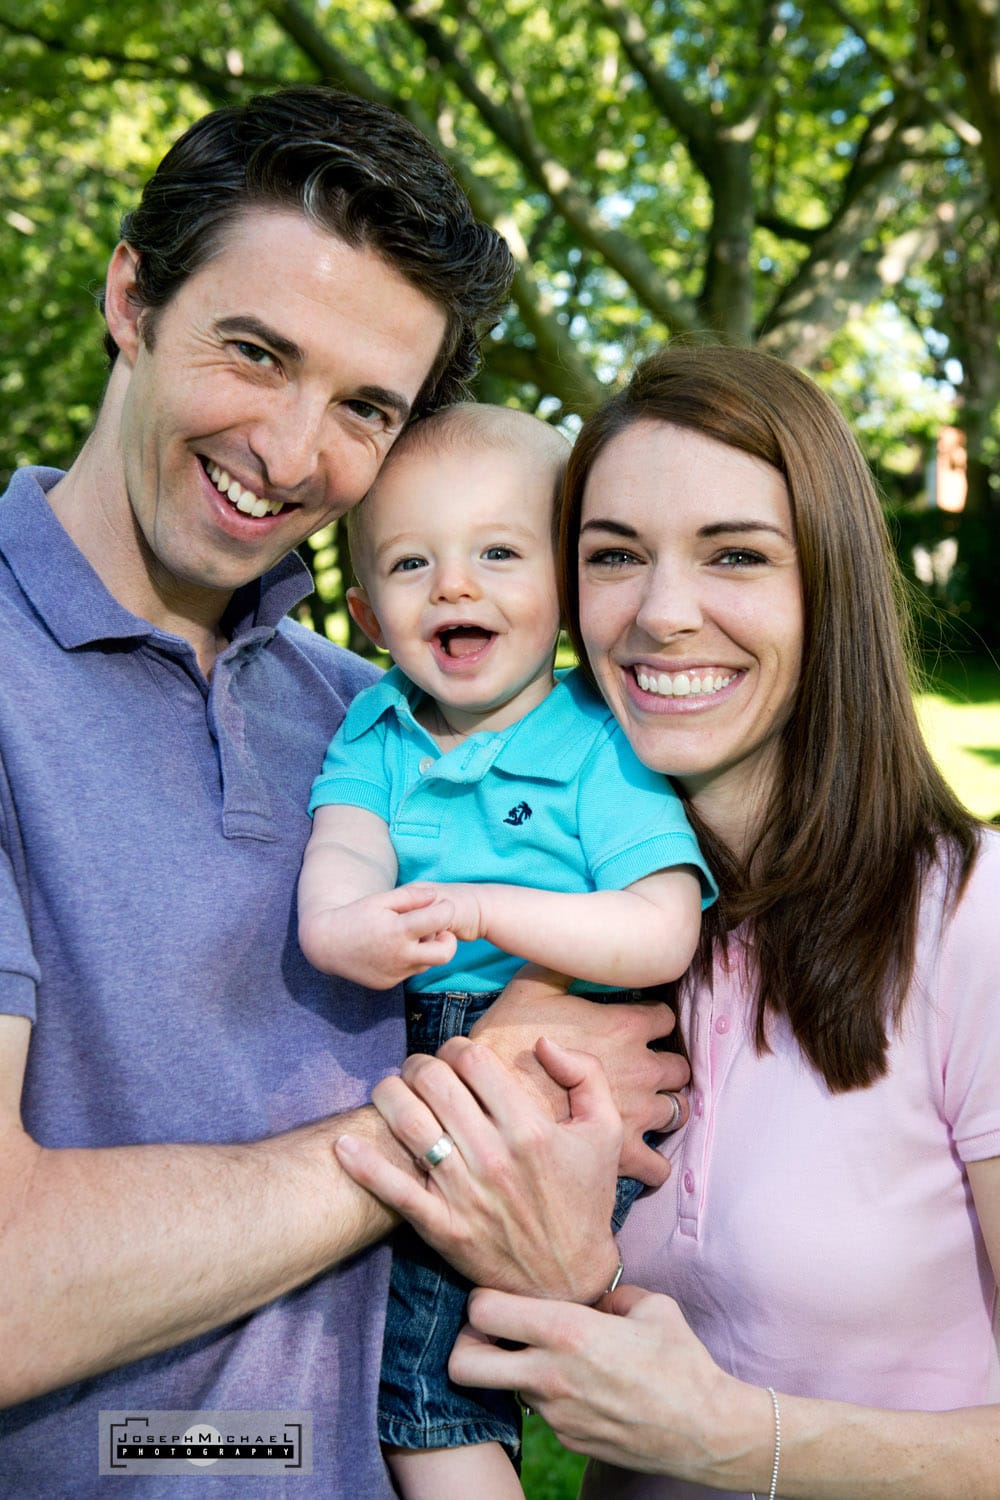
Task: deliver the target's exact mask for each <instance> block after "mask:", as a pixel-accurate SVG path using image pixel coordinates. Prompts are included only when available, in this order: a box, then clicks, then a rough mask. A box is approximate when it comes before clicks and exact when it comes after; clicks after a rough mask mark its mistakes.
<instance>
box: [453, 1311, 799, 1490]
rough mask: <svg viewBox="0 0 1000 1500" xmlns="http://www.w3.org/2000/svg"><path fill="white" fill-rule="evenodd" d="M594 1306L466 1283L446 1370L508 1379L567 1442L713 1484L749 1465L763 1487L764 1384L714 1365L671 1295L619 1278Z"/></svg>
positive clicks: (468, 1379) (741, 1477) (767, 1435)
mask: <svg viewBox="0 0 1000 1500" xmlns="http://www.w3.org/2000/svg"><path fill="white" fill-rule="evenodd" d="M601 1309H602V1310H600V1311H598V1310H597V1309H595V1308H590V1307H578V1306H574V1305H571V1304H569V1303H565V1302H540V1301H538V1300H535V1299H532V1298H527V1297H513V1296H510V1295H508V1294H505V1293H502V1292H496V1291H485V1290H482V1289H480V1290H477V1291H475V1292H473V1294H472V1296H471V1297H470V1299H469V1324H468V1326H467V1327H466V1328H464V1329H463V1330H462V1332H461V1333H460V1334H459V1337H458V1340H457V1342H456V1344H455V1347H454V1350H453V1351H452V1355H451V1359H450V1361H449V1364H448V1373H449V1374H450V1375H451V1378H452V1379H453V1380H455V1381H457V1382H458V1383H459V1384H460V1385H482V1386H490V1387H493V1388H495V1389H507V1390H516V1391H517V1392H518V1394H519V1395H520V1396H521V1397H522V1398H523V1400H524V1401H525V1402H527V1403H528V1404H529V1405H530V1406H531V1407H533V1408H534V1409H535V1410H536V1411H538V1412H540V1413H541V1415H542V1416H543V1417H544V1418H545V1420H546V1422H548V1424H549V1426H550V1427H551V1428H552V1430H553V1432H554V1433H555V1434H556V1436H557V1437H558V1439H559V1441H560V1442H561V1443H562V1444H563V1446H564V1447H565V1448H568V1449H570V1450H571V1451H572V1452H575V1453H587V1454H590V1455H591V1456H592V1457H594V1458H599V1459H603V1460H604V1461H605V1462H607V1463H610V1464H615V1465H617V1466H618V1467H620V1468H625V1469H637V1470H640V1471H642V1472H644V1473H653V1474H670V1475H672V1476H674V1477H676V1478H681V1479H686V1480H689V1481H692V1482H695V1483H699V1482H700V1483H702V1484H714V1485H715V1486H717V1487H720V1488H727V1487H728V1488H738V1487H741V1486H742V1485H746V1487H747V1488H749V1485H748V1484H747V1482H746V1480H747V1475H748V1473H750V1474H752V1473H756V1474H757V1479H756V1485H757V1489H758V1491H759V1490H760V1489H761V1488H763V1491H764V1493H765V1494H766V1493H767V1487H768V1484H769V1482H770V1467H771V1462H772V1452H771V1440H772V1435H773V1433H772V1425H771V1424H772V1419H771V1402H770V1397H769V1396H768V1394H767V1392H766V1391H763V1390H757V1389H755V1388H753V1387H751V1386H746V1385H743V1384H741V1383H740V1382H739V1381H737V1380H734V1379H732V1377H731V1376H728V1375H726V1374H725V1373H724V1372H723V1371H722V1370H720V1369H719V1367H718V1365H716V1364H715V1362H714V1360H713V1359H712V1358H711V1356H710V1355H709V1354H708V1352H707V1350H706V1349H705V1348H704V1346H703V1345H702V1344H701V1343H699V1341H698V1339H697V1338H696V1337H695V1336H694V1334H693V1333H692V1332H691V1330H690V1329H689V1328H688V1326H687V1324H686V1323H685V1321H684V1318H683V1317H682V1315H681V1312H680V1309H679V1307H678V1306H677V1304H676V1302H674V1301H673V1299H672V1298H670V1297H664V1296H660V1295H658V1294H655V1293H652V1292H645V1291H643V1290H642V1289H641V1288H640V1287H637V1286H620V1287H618V1289H617V1290H616V1291H615V1292H613V1293H612V1294H611V1295H610V1296H608V1297H606V1298H604V1299H603V1301H602V1303H601ZM609 1314H612V1316H609ZM498 1338H503V1339H508V1340H514V1341H516V1343H518V1344H520V1345H523V1346H524V1347H523V1348H517V1349H504V1348H500V1347H498V1346H497V1345H496V1344H495V1343H493V1342H492V1340H494V1339H498ZM748 1464H749V1465H751V1466H752V1467H751V1468H749V1469H748ZM737 1469H738V1472H737ZM727 1478H728V1479H729V1480H730V1484H729V1485H727V1484H726V1480H727Z"/></svg>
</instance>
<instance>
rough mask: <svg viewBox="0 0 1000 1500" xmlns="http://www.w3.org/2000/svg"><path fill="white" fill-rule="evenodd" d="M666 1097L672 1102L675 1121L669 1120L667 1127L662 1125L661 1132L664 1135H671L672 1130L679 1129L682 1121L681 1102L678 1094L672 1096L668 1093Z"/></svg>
mask: <svg viewBox="0 0 1000 1500" xmlns="http://www.w3.org/2000/svg"><path fill="white" fill-rule="evenodd" d="M664 1097H665V1098H667V1099H669V1100H670V1102H671V1104H672V1105H673V1106H674V1114H673V1119H671V1120H669V1121H668V1122H667V1124H666V1125H662V1126H661V1127H660V1130H661V1132H662V1134H663V1135H669V1134H670V1132H671V1130H676V1129H677V1127H678V1125H679V1124H680V1120H681V1101H680V1100H679V1099H678V1097H677V1095H676V1094H671V1093H669V1092H668V1093H666V1094H665V1096H664Z"/></svg>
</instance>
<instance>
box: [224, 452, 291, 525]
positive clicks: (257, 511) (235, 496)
mask: <svg viewBox="0 0 1000 1500" xmlns="http://www.w3.org/2000/svg"><path fill="white" fill-rule="evenodd" d="M205 470H206V472H207V474H208V477H209V479H210V480H211V481H212V483H213V484H214V485H215V488H216V489H217V490H218V491H219V494H220V495H225V497H226V499H227V500H230V501H231V502H232V503H233V505H235V506H236V509H237V510H238V511H242V513H243V515H245V516H258V517H259V516H276V515H277V514H278V513H279V511H280V510H281V509H282V502H281V501H280V500H262V499H261V498H260V496H259V495H255V494H254V492H253V490H245V489H244V488H243V486H242V485H241V484H240V483H239V481H238V480H236V479H233V478H232V477H231V475H229V474H227V473H226V471H225V469H220V468H219V465H218V464H206V465H205Z"/></svg>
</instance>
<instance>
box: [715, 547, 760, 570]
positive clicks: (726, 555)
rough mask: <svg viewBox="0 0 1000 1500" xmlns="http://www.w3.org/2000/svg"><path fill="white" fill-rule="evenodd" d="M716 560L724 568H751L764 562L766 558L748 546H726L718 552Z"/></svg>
mask: <svg viewBox="0 0 1000 1500" xmlns="http://www.w3.org/2000/svg"><path fill="white" fill-rule="evenodd" d="M716 561H717V562H720V563H722V565H723V567H726V568H753V567H758V566H759V565H760V564H761V563H766V562H767V558H766V557H765V556H764V555H763V553H761V552H754V551H752V550H751V549H750V548H749V547H727V548H726V550H725V551H724V552H720V553H719V555H718V557H717V558H716Z"/></svg>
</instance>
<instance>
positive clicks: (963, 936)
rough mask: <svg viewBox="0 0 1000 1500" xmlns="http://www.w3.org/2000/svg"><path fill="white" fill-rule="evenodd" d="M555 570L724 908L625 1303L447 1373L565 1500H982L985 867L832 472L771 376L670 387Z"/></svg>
mask: <svg viewBox="0 0 1000 1500" xmlns="http://www.w3.org/2000/svg"><path fill="white" fill-rule="evenodd" d="M562 543H563V556H564V561H565V564H566V578H565V592H566V605H567V612H568V617H569V619H570V620H571V621H572V623H573V633H574V638H575V641H576V644H577V647H578V649H579V651H580V653H581V657H582V659H585V660H587V661H588V662H589V664H590V668H591V670H592V672H593V675H594V678H595V680H596V682H597V683H598V685H599V687H600V688H601V691H602V692H603V693H604V695H605V696H606V698H607V700H608V702H609V704H610V705H611V707H612V709H613V710H614V712H615V714H616V716H617V717H618V719H619V720H620V722H621V724H622V726H623V727H624V729H625V731H626V733H627V735H628V737H629V740H630V741H631V743H632V745H633V748H634V749H635V750H636V752H637V753H638V755H639V756H640V758H641V759H642V760H644V761H645V762H646V763H647V764H648V765H651V766H653V767H654V768H656V769H659V770H662V771H665V772H669V773H670V774H671V776H672V777H674V778H675V780H676V783H677V785H678V786H679V787H680V788H681V790H682V793H683V795H684V796H685V798H686V800H687V802H688V804H689V812H690V814H691V817H692V821H694V822H695V824H696V827H697V830H698V833H699V836H700V838H701V839H702V842H703V848H704V849H705V852H706V854H707V855H708V858H709V862H710V864H712V865H713V867H714V869H715V871H716V874H717V875H718V876H719V879H720V886H721V888H722V892H723V899H722V901H721V902H720V906H719V908H718V918H717V921H716V922H715V925H714V928H712V929H710V930H708V931H707V932H706V937H705V941H704V943H703V948H702V953H701V956H700V960H699V962H698V963H697V964H696V965H695V967H694V969H693V971H692V973H691V975H690V976H689V979H688V980H687V981H685V983H684V984H683V985H682V987H681V991H680V996H679V1014H680V1021H681V1028H682V1031H683V1034H684V1037H685V1039H686V1042H687V1046H688V1050H689V1054H690V1057H691V1065H692V1086H691V1096H690V1111H691V1113H690V1119H689V1121H688V1123H687V1125H686V1127H685V1129H684V1130H683V1131H681V1132H679V1133H678V1134H677V1135H675V1136H674V1137H673V1138H672V1139H671V1140H670V1142H669V1146H668V1148H667V1149H668V1153H669V1155H670V1157H671V1160H672V1163H673V1173H672V1176H671V1178H670V1180H669V1182H668V1183H667V1184H666V1186H665V1187H663V1188H661V1189H659V1190H658V1191H657V1192H656V1193H654V1194H651V1195H649V1196H648V1197H647V1198H646V1199H645V1200H643V1201H642V1202H640V1203H639V1204H638V1205H637V1206H636V1207H635V1208H634V1209H633V1211H632V1214H631V1216H630V1219H629V1221H628V1223H627V1225H626V1227H625V1230H624V1231H623V1234H622V1251H623V1257H624V1261H625V1265H626V1267H627V1272H626V1274H627V1279H628V1281H629V1282H630V1283H635V1284H634V1285H629V1286H626V1287H619V1289H618V1290H617V1291H615V1292H614V1293H613V1294H612V1295H611V1296H610V1297H608V1298H606V1299H605V1301H604V1302H603V1303H602V1308H603V1311H602V1312H595V1311H592V1310H591V1309H588V1308H581V1307H575V1306H571V1305H569V1304H566V1303H561V1302H552V1303H544V1302H539V1301H532V1300H528V1299H524V1298H519V1297H514V1296H510V1295H506V1294H503V1293H500V1292H478V1293H476V1294H474V1297H473V1299H472V1302H471V1305H470V1322H471V1325H472V1331H470V1332H468V1333H466V1334H464V1335H463V1336H462V1338H461V1339H460V1341H459V1344H458V1345H457V1346H456V1350H455V1352H454V1354H453V1356H452V1364H451V1371H452V1374H453V1376H454V1378H456V1379H458V1380H460V1381H465V1382H467V1383H473V1384H483V1385H491V1386H509V1387H515V1388H517V1389H518V1390H520V1391H521V1392H522V1393H523V1395H524V1398H525V1400H527V1401H529V1402H530V1403H531V1404H532V1405H533V1406H535V1407H537V1408H538V1409H539V1410H540V1411H541V1412H542V1414H543V1416H545V1418H546V1419H547V1420H548V1421H549V1422H550V1424H551V1425H552V1426H553V1428H554V1429H555V1431H556V1433H557V1435H558V1436H559V1437H560V1438H561V1439H562V1440H563V1442H564V1443H566V1445H567V1446H569V1447H571V1448H576V1449H579V1450H580V1451H583V1452H587V1453H590V1454H592V1455H594V1456H595V1458H596V1459H597V1460H599V1462H597V1463H595V1464H592V1465H591V1466H590V1468H589V1470H588V1474H587V1478H586V1481H585V1484H584V1494H585V1495H586V1496H588V1497H597V1496H600V1497H610V1496H615V1497H628V1500H639V1497H653V1496H655V1497H662V1500H666V1497H672V1500H676V1497H681V1496H685V1497H687V1496H694V1495H704V1494H707V1493H709V1492H711V1491H713V1490H725V1491H730V1492H733V1491H735V1492H738V1493H743V1494H746V1493H747V1492H750V1491H756V1493H757V1494H758V1495H761V1494H764V1495H767V1494H770V1495H771V1496H773V1495H775V1494H781V1495H784V1496H803V1497H810V1500H823V1497H851V1500H862V1497H881V1496H886V1497H888V1496H906V1497H907V1500H920V1497H939V1496H944V1495H967V1496H1000V1404H998V1403H1000V1360H998V1354H997V1345H996V1340H995V1337H994V1331H993V1326H992V1324H993V1315H994V1310H995V1306H996V1298H997V1293H996V1287H997V1272H998V1269H1000V998H998V980H997V975H998V973H1000V921H998V913H1000V901H998V896H1000V839H998V838H997V837H996V836H995V835H993V834H989V833H986V832H985V831H984V830H982V829H980V828H979V827H978V826H977V825H976V823H975V821H974V820H973V819H972V818H971V817H970V816H969V815H968V814H967V813H966V812H965V811H964V810H963V809H962V808H961V807H960V805H959V804H958V803H957V802H956V801H955V799H954V797H953V796H952V795H951V793H950V792H949V791H948V789H947V787H946V786H945V785H944V783H943V782H942V780H941V778H940V776H939V775H938V773H937V771H936V770H935V768H934V766H933V763H932V762H931V760H930V757H929V755H928V753H927V750H926V747H925V746H924V744H923V742H922V740H921V737H920V734H919V730H918V728H917V725H916V721H915V718H914V714H913V709H912V703H911V698H910V691H909V681H908V676H907V670H906V660H905V654H904V649H903V642H902V639H901V630H900V626H899V613H898V598H899V584H898V576H897V573H896V570H895V566H894V563H893V560H892V557H891V550H890V548H889V545H888V541H887V538H886V534H885V528H884V524H883V521H882V517H881V512H880V508H879V505H878V501H877V497H876V495H875V492H874V488H873V485H872V482H871V479H870V476H869V474H868V472H867V470H866V468H865V465H864V463H863V461H862V459H861V457H860V454H859V452H858V450H857V447H856V445H855V443H854V441H853V439H852V437H851V435H850V433H849V431H848V430H847V428H846V426H845V425H844V423H843V422H842V420H841V418H840V417H839V415H838V414H837V412H836V410H835V408H834V407H833V405H832V404H831V403H830V402H829V401H828V400H827V399H826V398H825V397H824V396H823V395H822V394H821V393H820V392H819V391H818V390H817V388H816V387H815V386H814V385H813V384H812V383H811V382H810V381H809V380H807V379H806V378H805V377H804V376H802V375H800V374H799V373H798V372H796V371H795V370H793V369H791V368H790V367H788V366H786V365H783V364H781V363H779V362H778V361H775V360H772V359H770V358H768V357H767V356H765V355H763V354H760V353H757V352H754V351H741V350H735V349H720V348H705V349H675V350H670V351H667V352H666V353H664V354H661V355H658V356H656V357H654V358H653V359H651V360H649V361H648V362H647V363H646V364H644V365H643V366H642V367H641V368H640V369H639V371H638V372H637V373H636V375H635V377H634V378H633V380H632V382H631V384H630V385H629V387H628V388H627V389H626V390H625V391H624V392H622V393H621V394H620V395H619V396H616V397H615V398H613V399H612V400H611V401H610V402H609V403H608V404H607V405H606V406H605V407H604V408H603V409H602V410H601V411H600V412H599V413H598V414H597V416H595V417H594V418H592V419H591V420H590V421H589V422H588V423H587V424H586V426H585V427H584V429H583V432H582V433H581V436H580V438H579V439H578V441H577V444H576V447H575V449H574V453H573V457H572V460H571V464H570V471H569V474H568V476H567V484H566V490H565V495H564V513H563V517H562ZM709 915H710V919H711V914H709ZM417 1093H418V1094H419V1093H420V1086H419V1085H417ZM422 1097H424V1098H426V1097H428V1096H427V1095H426V1092H425V1093H424V1094H423V1095H422ZM433 1098H434V1101H435V1109H434V1116H435V1121H434V1123H435V1125H438V1124H439V1125H440V1126H442V1127H443V1128H444V1129H446V1130H449V1129H450V1128H451V1124H452V1116H451V1115H450V1114H449V1112H448V1110H447V1109H441V1108H439V1107H438V1105H439V1104H440V1102H441V1094H440V1093H436V1094H434V1095H433ZM392 1112H394V1113H395V1114H396V1117H397V1120H398V1118H399V1112H398V1110H396V1109H395V1105H394V1106H393V1111H392ZM455 1122H456V1123H460V1122H459V1121H458V1117H457V1116H456V1117H455ZM424 1128H425V1129H426V1128H427V1125H426V1123H425V1125H424ZM466 1128H467V1127H466ZM466 1175H467V1174H466ZM466 1175H463V1174H462V1172H461V1169H459V1170H456V1171H455V1172H454V1173H453V1174H452V1178H451V1180H450V1181H449V1182H447V1183H444V1182H442V1183H437V1184H435V1189H436V1191H437V1193H438V1195H439V1196H441V1195H444V1194H445V1193H446V1192H447V1193H449V1194H450V1195H451V1206H452V1211H453V1212H456V1213H457V1212H458V1207H457V1205H458V1204H459V1202H460V1199H461V1197H462V1194H463V1193H467V1192H468V1182H467V1181H466ZM640 1288H642V1289H643V1290H640ZM608 1312H611V1313H613V1314H616V1315H617V1316H613V1317H608V1316H607V1315H606V1314H607V1313H608ZM494 1338H504V1339H507V1340H514V1341H516V1342H518V1343H520V1344H523V1345H524V1346H525V1347H524V1348H521V1349H513V1350H512V1349H501V1348H497V1347H496V1346H495V1345H493V1344H492V1343H490V1342H487V1340H488V1339H494Z"/></svg>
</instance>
